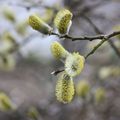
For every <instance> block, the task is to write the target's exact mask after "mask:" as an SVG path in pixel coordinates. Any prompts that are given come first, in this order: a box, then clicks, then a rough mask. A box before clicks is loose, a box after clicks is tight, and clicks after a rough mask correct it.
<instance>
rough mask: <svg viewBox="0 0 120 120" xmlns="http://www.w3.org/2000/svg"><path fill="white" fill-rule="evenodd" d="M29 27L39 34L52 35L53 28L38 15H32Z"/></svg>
mask: <svg viewBox="0 0 120 120" xmlns="http://www.w3.org/2000/svg"><path fill="white" fill-rule="evenodd" d="M29 25H30V26H31V27H32V28H33V29H35V30H37V31H39V32H41V33H43V34H51V32H52V30H53V29H52V28H51V27H50V26H49V25H48V24H46V23H45V22H44V21H43V20H42V19H41V18H40V17H38V16H37V15H31V16H30V17H29Z"/></svg>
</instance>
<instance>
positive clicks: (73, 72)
mask: <svg viewBox="0 0 120 120" xmlns="http://www.w3.org/2000/svg"><path fill="white" fill-rule="evenodd" d="M84 61H85V59H84V57H83V56H81V55H80V54H79V53H73V54H69V56H68V57H67V58H66V61H65V71H66V72H67V74H68V75H70V76H71V77H75V76H77V75H79V74H80V73H81V71H82V69H83V67H84Z"/></svg>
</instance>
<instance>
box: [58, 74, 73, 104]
mask: <svg viewBox="0 0 120 120" xmlns="http://www.w3.org/2000/svg"><path fill="white" fill-rule="evenodd" d="M73 96H74V83H73V79H72V78H71V77H70V76H69V75H67V74H66V72H63V73H62V74H61V76H60V77H59V78H58V81H57V84H56V97H57V100H58V101H60V102H62V103H69V102H71V101H72V99H73Z"/></svg>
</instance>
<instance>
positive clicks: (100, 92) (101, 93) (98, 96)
mask: <svg viewBox="0 0 120 120" xmlns="http://www.w3.org/2000/svg"><path fill="white" fill-rule="evenodd" d="M94 96H95V102H96V103H101V102H103V101H104V100H105V96H106V94H105V89H104V88H97V89H96V91H95V95H94Z"/></svg>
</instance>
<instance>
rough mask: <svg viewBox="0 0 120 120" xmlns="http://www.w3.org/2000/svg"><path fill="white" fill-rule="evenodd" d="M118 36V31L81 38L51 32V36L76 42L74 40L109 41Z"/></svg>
mask: <svg viewBox="0 0 120 120" xmlns="http://www.w3.org/2000/svg"><path fill="white" fill-rule="evenodd" d="M119 34H120V31H114V32H112V33H110V34H108V35H102V34H100V35H96V36H81V37H72V36H70V35H60V34H57V33H54V32H52V33H51V35H55V36H58V37H59V38H65V39H71V40H72V41H76V40H88V41H94V40H98V39H100V40H101V39H107V40H108V39H110V38H113V37H115V36H117V35H119Z"/></svg>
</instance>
